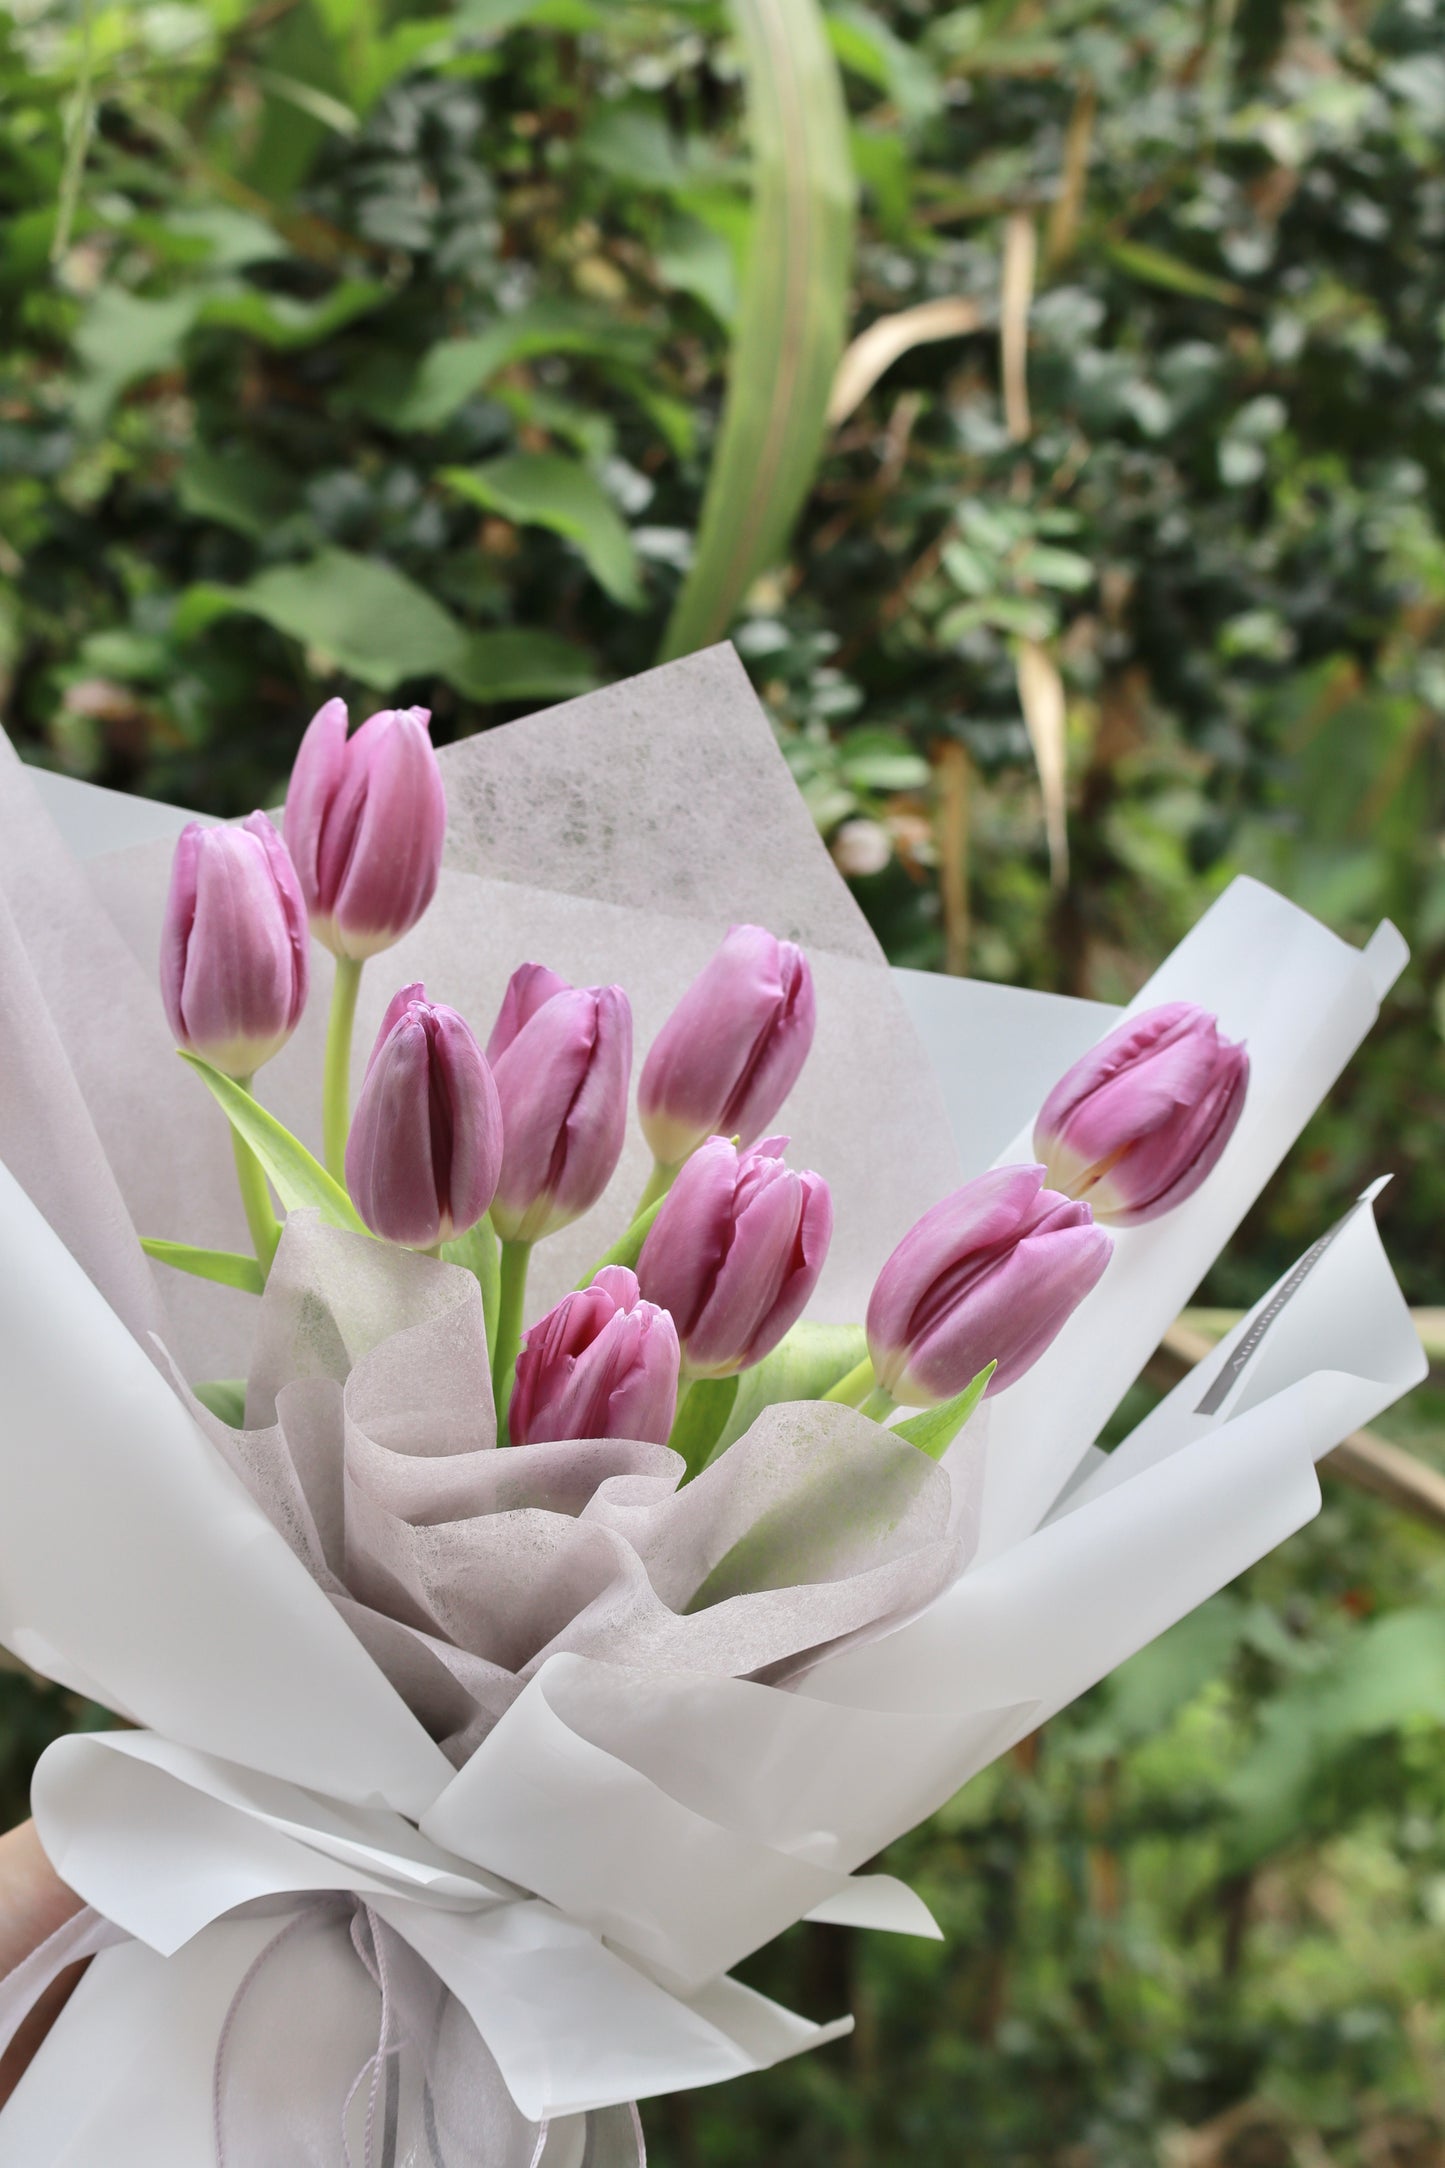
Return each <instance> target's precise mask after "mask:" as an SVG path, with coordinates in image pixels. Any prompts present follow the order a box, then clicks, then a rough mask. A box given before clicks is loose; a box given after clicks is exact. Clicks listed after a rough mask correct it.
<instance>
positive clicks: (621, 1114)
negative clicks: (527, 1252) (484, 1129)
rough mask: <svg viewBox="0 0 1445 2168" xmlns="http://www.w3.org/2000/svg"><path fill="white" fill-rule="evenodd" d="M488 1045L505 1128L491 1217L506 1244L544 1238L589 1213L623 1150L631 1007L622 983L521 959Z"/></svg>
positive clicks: (629, 1079)
mask: <svg viewBox="0 0 1445 2168" xmlns="http://www.w3.org/2000/svg"><path fill="white" fill-rule="evenodd" d="M487 1051H488V1055H489V1058H490V1060H491V1063H492V1069H493V1074H494V1075H495V1077H496V1080H497V1091H498V1094H499V1096H500V1099H501V1105H502V1135H503V1146H502V1172H501V1178H500V1180H499V1182H498V1184H497V1194H496V1199H495V1201H494V1204H493V1208H492V1224H493V1225H494V1226H495V1228H496V1230H497V1233H498V1234H499V1235H500V1236H501V1237H502V1239H503V1241H504V1242H540V1241H541V1240H542V1238H543V1236H545V1235H549V1234H554V1233H555V1232H556V1230H557V1229H558V1228H559V1227H565V1226H566V1225H567V1224H568V1222H569V1221H571V1220H574V1219H580V1218H581V1216H582V1214H583V1213H584V1212H588V1211H590V1210H591V1208H592V1206H593V1205H594V1204H596V1202H597V1200H598V1198H599V1197H600V1196H601V1195H602V1192H603V1190H604V1189H606V1187H607V1185H608V1183H609V1182H610V1181H611V1179H612V1176H613V1174H614V1172H615V1171H616V1167H617V1162H618V1160H619V1159H620V1158H621V1156H622V1146H623V1141H624V1139H625V1137H626V1134H627V1095H628V1090H629V1086H630V1083H631V1077H632V1009H631V1006H630V1004H629V1002H628V999H627V996H626V994H624V993H623V991H622V988H621V987H620V986H587V987H581V986H569V985H568V984H567V982H566V980H565V979H559V978H558V977H557V975H556V973H555V972H551V971H547V970H546V969H545V968H544V967H543V966H542V965H541V964H523V965H521V967H520V968H519V969H518V970H517V971H515V972H514V973H513V974H512V982H511V984H510V985H509V986H508V988H507V993H506V997H505V999H504V1000H503V1003H502V1010H501V1014H500V1015H499V1017H498V1018H497V1022H496V1026H495V1028H494V1030H493V1032H492V1036H491V1038H490V1039H489V1041H488V1042H487Z"/></svg>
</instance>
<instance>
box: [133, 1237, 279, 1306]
mask: <svg viewBox="0 0 1445 2168" xmlns="http://www.w3.org/2000/svg"><path fill="white" fill-rule="evenodd" d="M140 1246H141V1248H142V1249H143V1250H144V1251H145V1253H146V1256H147V1257H153V1258H154V1259H155V1261H156V1263H157V1264H158V1265H169V1266H170V1268H171V1270H172V1271H173V1272H189V1273H191V1274H192V1275H193V1276H194V1277H195V1278H196V1279H198V1280H216V1281H219V1283H220V1285H221V1286H222V1287H239V1288H240V1290H241V1292H242V1293H243V1294H245V1295H259V1294H260V1293H261V1292H262V1291H263V1290H264V1288H265V1285H266V1275H265V1274H264V1273H263V1272H262V1270H261V1267H260V1266H259V1265H258V1264H257V1262H256V1260H255V1258H254V1257H249V1256H246V1255H244V1254H243V1253H242V1252H240V1251H238V1250H198V1249H193V1248H192V1247H191V1245H190V1244H189V1243H187V1242H162V1241H160V1240H158V1239H156V1238H155V1237H153V1236H151V1235H142V1236H141V1244H140Z"/></svg>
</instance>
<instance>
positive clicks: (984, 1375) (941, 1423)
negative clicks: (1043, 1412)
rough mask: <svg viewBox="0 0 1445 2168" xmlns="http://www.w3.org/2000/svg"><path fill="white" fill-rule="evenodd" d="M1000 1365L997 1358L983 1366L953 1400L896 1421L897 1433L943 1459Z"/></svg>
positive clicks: (919, 1448)
mask: <svg viewBox="0 0 1445 2168" xmlns="http://www.w3.org/2000/svg"><path fill="white" fill-rule="evenodd" d="M997 1368H998V1364H997V1363H996V1362H994V1363H990V1364H989V1366H988V1368H987V1369H986V1370H980V1371H979V1373H978V1376H977V1377H976V1378H972V1379H970V1381H969V1383H968V1384H967V1385H965V1386H964V1388H963V1391H962V1392H961V1393H955V1394H954V1396H953V1398H952V1400H945V1401H944V1403H943V1405H942V1407H941V1408H925V1409H924V1410H923V1413H922V1414H921V1415H910V1416H909V1418H908V1420H907V1422H906V1423H895V1424H894V1426H893V1435H894V1437H895V1438H906V1439H907V1440H908V1443H909V1444H910V1445H916V1446H917V1448H918V1450H919V1452H920V1453H926V1454H927V1455H928V1457H929V1459H930V1460H942V1458H943V1456H944V1454H945V1453H946V1452H947V1451H948V1448H949V1447H950V1446H951V1445H952V1443H953V1441H954V1439H955V1438H956V1437H957V1436H958V1434H959V1432H960V1431H961V1430H962V1428H963V1426H964V1424H965V1423H966V1422H967V1421H968V1419H969V1417H970V1416H971V1415H972V1413H973V1411H974V1409H975V1408H976V1407H977V1406H978V1404H979V1402H980V1400H982V1398H983V1396H984V1394H985V1393H986V1392H987V1390H988V1381H989V1379H990V1378H991V1377H992V1376H993V1374H994V1372H995V1370H997Z"/></svg>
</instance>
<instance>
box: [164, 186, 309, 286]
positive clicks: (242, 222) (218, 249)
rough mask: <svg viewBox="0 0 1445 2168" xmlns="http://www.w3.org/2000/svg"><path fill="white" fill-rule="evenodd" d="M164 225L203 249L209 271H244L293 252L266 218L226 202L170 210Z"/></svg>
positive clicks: (201, 253)
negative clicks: (239, 209) (254, 265)
mask: <svg viewBox="0 0 1445 2168" xmlns="http://www.w3.org/2000/svg"><path fill="white" fill-rule="evenodd" d="M163 227H164V230H165V231H166V232H168V233H171V234H175V235H177V236H178V237H179V239H180V241H181V242H182V243H183V244H186V245H188V246H189V247H190V248H192V249H194V250H197V251H199V253H200V255H201V256H202V257H203V258H204V260H205V265H206V269H207V270H208V271H244V270H246V269H247V268H248V267H249V266H250V265H251V264H253V263H274V262H275V261H276V260H277V258H278V257H284V256H286V255H287V254H288V253H289V251H288V249H287V247H286V243H285V242H284V241H283V240H282V238H281V236H280V234H279V233H277V232H276V230H275V228H274V227H272V226H269V225H267V223H266V221H265V219H263V218H257V217H256V216H255V215H254V214H253V213H252V212H250V211H238V210H236V209H234V208H233V206H232V205H230V204H226V203H212V204H204V205H195V206H187V207H184V208H181V209H178V210H174V211H169V212H167V214H166V217H165V219H164V221H163Z"/></svg>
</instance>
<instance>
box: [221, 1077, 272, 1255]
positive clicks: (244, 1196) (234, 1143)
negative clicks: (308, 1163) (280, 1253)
mask: <svg viewBox="0 0 1445 2168" xmlns="http://www.w3.org/2000/svg"><path fill="white" fill-rule="evenodd" d="M236 1082H237V1083H238V1084H239V1085H240V1087H241V1089H242V1091H243V1092H245V1093H246V1094H247V1095H248V1096H249V1097H252V1098H254V1096H255V1094H254V1093H253V1092H252V1091H251V1079H250V1078H249V1077H248V1076H247V1077H237V1079H236ZM231 1150H232V1152H233V1154H234V1155H235V1160H236V1185H237V1187H238V1188H239V1190H240V1192H241V1202H242V1204H243V1205H244V1206H245V1208H246V1225H247V1226H248V1227H249V1228H250V1230H251V1247H252V1249H253V1250H254V1251H255V1252H256V1262H257V1264H258V1265H259V1266H260V1267H261V1270H262V1272H263V1273H265V1272H269V1271H270V1269H271V1260H272V1258H273V1257H274V1256H275V1255H276V1245H277V1243H278V1242H279V1241H280V1240H281V1226H280V1222H279V1221H278V1220H277V1218H276V1214H275V1213H274V1212H273V1211H272V1209H271V1193H270V1191H269V1190H268V1189H267V1187H266V1176H265V1173H264V1171H263V1169H262V1166H261V1162H260V1160H259V1159H258V1158H257V1157H256V1155H255V1153H254V1152H253V1151H252V1150H251V1147H250V1145H249V1144H248V1143H247V1142H246V1140H245V1138H244V1137H243V1136H242V1135H241V1132H240V1130H239V1129H234V1128H233V1129H232V1131H231Z"/></svg>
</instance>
